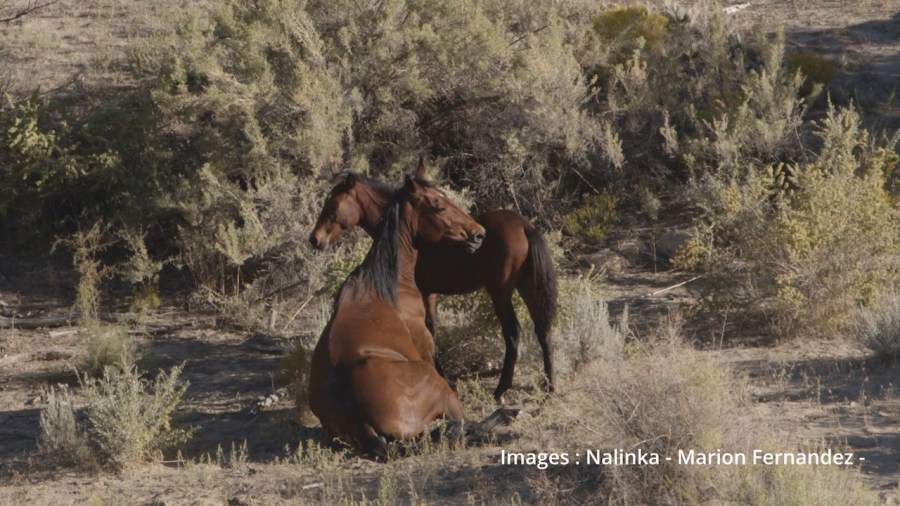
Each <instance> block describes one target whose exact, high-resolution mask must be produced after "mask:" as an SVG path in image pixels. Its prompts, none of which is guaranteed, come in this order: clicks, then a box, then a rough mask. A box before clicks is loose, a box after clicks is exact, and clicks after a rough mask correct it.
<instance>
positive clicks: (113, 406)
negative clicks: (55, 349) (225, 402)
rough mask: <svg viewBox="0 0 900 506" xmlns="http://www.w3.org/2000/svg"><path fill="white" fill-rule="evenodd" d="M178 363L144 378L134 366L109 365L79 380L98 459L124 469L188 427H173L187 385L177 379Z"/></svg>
mask: <svg viewBox="0 0 900 506" xmlns="http://www.w3.org/2000/svg"><path fill="white" fill-rule="evenodd" d="M180 374H181V368H180V367H174V368H173V369H172V370H171V371H169V372H168V373H166V372H164V371H160V373H159V374H158V375H157V376H156V378H154V379H153V381H148V380H146V379H143V378H141V375H140V373H139V372H138V370H137V367H136V366H133V365H132V366H129V367H125V368H124V369H115V368H107V369H106V370H105V371H104V373H103V377H101V378H99V379H96V380H90V379H88V378H86V377H85V378H83V379H82V388H83V390H82V391H83V393H84V396H85V398H86V403H87V405H86V408H85V409H86V413H87V418H88V421H89V424H88V426H87V431H88V437H89V438H90V441H91V442H92V443H93V444H94V445H95V446H96V451H97V455H98V457H99V460H100V461H101V462H104V463H106V464H107V465H110V466H112V467H114V468H124V467H128V466H130V465H134V464H137V463H139V462H141V461H144V460H147V459H151V458H155V457H157V455H158V454H159V452H161V451H162V450H165V449H169V448H173V447H176V446H178V445H180V444H181V443H183V442H184V441H186V440H187V439H188V438H189V437H190V431H189V430H186V429H177V428H174V427H172V423H171V417H172V412H173V411H174V410H175V408H177V407H178V404H179V403H180V402H181V398H182V397H183V396H184V392H185V391H186V390H187V385H184V384H182V383H181V382H180V381H179V378H178V377H179V375H180Z"/></svg>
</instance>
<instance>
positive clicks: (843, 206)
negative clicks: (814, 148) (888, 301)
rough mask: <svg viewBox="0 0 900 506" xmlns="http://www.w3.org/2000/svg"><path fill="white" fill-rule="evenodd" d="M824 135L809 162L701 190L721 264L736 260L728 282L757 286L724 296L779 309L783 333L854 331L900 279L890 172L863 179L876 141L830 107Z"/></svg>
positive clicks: (716, 181) (751, 171)
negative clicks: (864, 310)
mask: <svg viewBox="0 0 900 506" xmlns="http://www.w3.org/2000/svg"><path fill="white" fill-rule="evenodd" d="M816 135H817V137H818V138H819V139H820V142H821V144H822V148H821V151H820V153H819V154H818V155H817V156H816V157H815V159H813V160H811V161H809V162H805V163H795V164H788V165H778V166H776V167H774V169H773V168H772V167H768V168H765V169H764V168H753V167H752V166H749V167H745V169H744V174H743V176H742V177H741V178H740V179H737V180H733V179H730V178H728V177H722V175H716V174H708V175H706V176H704V178H703V179H701V180H699V181H698V186H697V187H698V193H697V194H696V195H698V199H697V200H698V201H699V202H700V203H701V205H702V207H703V208H704V209H705V211H706V213H707V219H709V220H710V222H711V223H712V224H713V227H712V228H711V229H710V230H711V233H712V234H713V235H714V237H713V238H712V241H711V243H712V244H717V245H718V247H719V250H718V252H717V254H718V259H719V263H720V265H728V263H729V262H731V261H733V260H736V261H737V262H738V264H736V265H738V270H731V271H729V272H725V274H726V275H727V276H733V275H736V276H735V277H734V279H735V280H738V279H741V278H743V281H739V282H738V283H739V284H741V283H743V284H745V285H746V286H747V290H746V291H744V292H743V293H741V291H740V290H734V289H733V288H731V289H728V290H727V292H721V293H720V295H721V296H723V297H735V298H736V299H740V298H741V297H745V296H746V297H748V298H745V299H744V303H746V302H747V300H752V301H753V302H754V304H755V307H759V306H758V304H760V303H761V302H763V301H768V302H771V303H774V307H773V309H774V311H773V316H774V320H773V323H775V324H776V328H777V329H778V330H779V331H780V332H781V333H783V334H792V333H795V332H798V331H803V332H804V333H808V334H825V335H834V334H836V333H839V332H841V331H843V330H847V328H848V325H850V324H851V323H852V322H853V320H854V319H855V314H856V312H857V310H858V308H859V307H860V306H866V305H870V304H872V303H873V302H874V300H875V299H874V297H875V296H876V294H878V293H879V292H880V291H881V290H883V289H884V288H885V287H890V286H892V285H893V283H895V282H896V280H897V277H898V275H900V274H898V269H900V267H898V264H897V254H898V252H900V215H898V210H897V209H896V208H893V207H892V206H891V203H890V198H889V195H888V194H887V192H886V191H885V179H884V177H885V176H884V174H885V171H883V170H880V169H879V170H870V171H866V170H863V169H864V166H865V163H864V162H865V159H866V156H865V154H864V152H865V149H864V148H865V146H866V143H867V141H866V139H867V138H868V133H867V132H866V131H865V130H862V129H860V125H859V116H858V114H857V113H856V112H855V111H854V110H852V109H837V108H834V107H829V109H828V112H827V114H826V117H825V118H824V119H823V120H822V121H821V122H820V123H819V126H818V130H817V132H816ZM701 194H702V195H701ZM720 272H723V271H720Z"/></svg>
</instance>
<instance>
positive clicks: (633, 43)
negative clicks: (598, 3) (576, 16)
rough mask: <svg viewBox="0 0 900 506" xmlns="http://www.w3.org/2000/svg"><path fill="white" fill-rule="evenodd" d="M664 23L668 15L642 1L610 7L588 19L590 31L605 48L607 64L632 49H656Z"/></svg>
mask: <svg viewBox="0 0 900 506" xmlns="http://www.w3.org/2000/svg"><path fill="white" fill-rule="evenodd" d="M668 25H669V18H668V17H666V16H664V15H662V14H659V13H655V12H650V11H648V10H647V7H644V6H642V5H641V6H628V7H613V8H611V9H608V10H606V11H603V12H602V13H601V14H598V15H596V16H594V18H593V19H592V20H591V28H592V29H593V34H594V36H596V37H597V38H598V39H599V43H600V44H601V45H603V46H605V50H606V51H608V52H609V56H608V57H607V62H608V64H611V65H621V64H623V63H625V62H626V61H627V60H628V59H630V58H631V57H632V55H633V54H634V52H635V51H645V52H648V53H649V52H658V51H660V50H661V49H662V47H661V46H662V44H663V42H664V41H665V39H666V36H667V35H668V32H667V30H668Z"/></svg>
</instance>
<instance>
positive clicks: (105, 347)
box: [79, 320, 136, 377]
mask: <svg viewBox="0 0 900 506" xmlns="http://www.w3.org/2000/svg"><path fill="white" fill-rule="evenodd" d="M83 327H84V328H83V329H82V330H80V331H79V337H83V338H84V340H85V344H86V346H85V351H86V357H85V361H84V366H83V367H82V370H83V371H84V372H85V373H86V374H87V375H89V376H91V377H100V376H102V375H103V372H104V371H105V370H106V369H108V368H112V369H116V370H123V369H127V368H128V367H129V366H130V364H133V363H134V361H135V357H136V346H135V344H134V340H133V339H132V338H131V336H130V335H129V334H128V330H127V329H126V328H125V327H124V326H122V325H118V324H106V323H102V322H100V321H97V320H91V321H87V322H83Z"/></svg>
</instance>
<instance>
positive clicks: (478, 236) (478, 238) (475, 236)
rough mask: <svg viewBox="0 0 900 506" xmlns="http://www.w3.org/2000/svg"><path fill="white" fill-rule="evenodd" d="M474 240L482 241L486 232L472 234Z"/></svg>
mask: <svg viewBox="0 0 900 506" xmlns="http://www.w3.org/2000/svg"><path fill="white" fill-rule="evenodd" d="M472 240H473V241H475V242H481V241H483V240H484V233H483V232H479V233H477V234H475V235H473V236H472Z"/></svg>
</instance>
